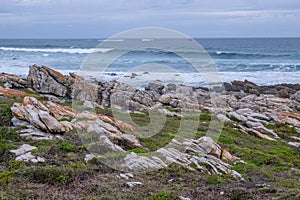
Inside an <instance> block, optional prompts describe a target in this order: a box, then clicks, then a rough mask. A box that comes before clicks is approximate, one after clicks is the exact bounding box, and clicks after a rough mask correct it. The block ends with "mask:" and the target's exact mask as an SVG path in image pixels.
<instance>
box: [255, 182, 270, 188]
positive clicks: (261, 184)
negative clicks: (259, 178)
mask: <svg viewBox="0 0 300 200" xmlns="http://www.w3.org/2000/svg"><path fill="white" fill-rule="evenodd" d="M255 186H256V187H258V188H264V187H270V185H268V184H266V183H260V184H255Z"/></svg>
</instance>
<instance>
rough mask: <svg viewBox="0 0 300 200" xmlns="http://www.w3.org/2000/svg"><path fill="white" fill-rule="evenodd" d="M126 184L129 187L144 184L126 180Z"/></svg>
mask: <svg viewBox="0 0 300 200" xmlns="http://www.w3.org/2000/svg"><path fill="white" fill-rule="evenodd" d="M126 185H127V186H129V187H134V186H138V185H144V184H143V183H141V182H127V183H126Z"/></svg>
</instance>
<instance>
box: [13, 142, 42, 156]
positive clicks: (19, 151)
mask: <svg viewBox="0 0 300 200" xmlns="http://www.w3.org/2000/svg"><path fill="white" fill-rule="evenodd" d="M34 149H37V148H36V147H34V146H31V145H29V144H23V145H22V146H20V148H19V149H17V150H10V151H9V152H11V153H14V154H15V155H16V156H20V155H23V154H25V153H27V152H30V151H32V150H34Z"/></svg>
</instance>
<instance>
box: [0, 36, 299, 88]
mask: <svg viewBox="0 0 300 200" xmlns="http://www.w3.org/2000/svg"><path fill="white" fill-rule="evenodd" d="M195 40H196V41H197V42H198V43H199V44H200V45H202V46H203V48H204V49H205V51H206V52H207V53H208V54H209V55H210V57H211V59H212V61H213V62H214V63H215V66H216V68H217V70H218V71H219V75H220V76H221V78H222V80H223V81H225V82H230V81H233V80H244V79H247V80H250V81H253V82H255V83H257V84H259V85H272V84H279V83H300V38H235V39H234V38H230V39H222V38H220V39H195ZM102 41H103V39H0V72H6V73H12V74H17V75H21V76H24V77H25V76H27V74H28V70H29V66H30V65H32V64H37V65H45V66H48V67H50V68H53V69H55V70H58V71H60V72H62V73H63V74H68V73H69V72H75V73H76V72H78V70H79V69H80V67H82V63H83V62H84V61H85V59H86V58H88V56H89V55H90V54H95V53H97V54H99V55H100V54H103V53H107V52H113V51H118V48H117V47H118V42H124V41H122V40H115V41H111V43H112V44H113V43H114V42H115V44H116V45H115V46H116V48H114V45H112V47H111V48H101V45H100V47H99V46H98V45H99V44H101V42H102ZM142 42H151V41H150V40H148V39H147V40H146V39H144V40H142ZM182 51H185V50H184V48H183V50H182ZM183 53H184V54H186V55H188V54H193V53H195V52H192V51H189V50H188V49H187V50H186V52H183ZM196 58H197V55H196ZM149 63H151V64H153V63H154V64H158V65H166V66H169V67H171V68H172V69H174V74H175V76H176V72H178V73H179V74H180V75H181V76H182V77H184V78H185V79H186V80H188V81H187V82H188V83H189V84H191V85H195V86H202V85H203V84H204V83H203V80H202V79H201V77H200V75H199V74H198V73H197V72H196V71H195V70H193V69H192V68H191V66H190V64H189V63H188V62H187V61H186V60H185V59H182V58H180V57H178V56H177V55H176V54H174V53H173V52H169V51H165V50H162V49H154V48H151V49H145V48H141V49H135V50H130V52H129V53H128V54H127V55H126V56H122V57H120V58H119V59H117V60H116V61H114V63H113V64H112V65H111V66H110V67H109V68H108V69H107V71H106V73H105V74H106V76H104V77H101V78H102V79H106V80H112V79H119V78H120V77H122V76H124V75H125V74H126V72H128V71H130V69H131V68H132V67H133V66H140V65H145V64H149ZM100 64H101V63H100ZM146 71H147V70H146V69H145V72H146ZM141 74H143V73H141ZM145 74H146V73H145ZM94 78H99V77H94ZM131 78H132V77H131ZM157 79H159V77H158V78H157ZM169 80H170V81H172V80H173V78H172V77H170V79H169Z"/></svg>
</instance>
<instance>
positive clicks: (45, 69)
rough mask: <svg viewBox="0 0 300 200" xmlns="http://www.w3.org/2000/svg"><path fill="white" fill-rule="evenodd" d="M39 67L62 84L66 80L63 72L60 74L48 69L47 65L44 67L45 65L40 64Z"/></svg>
mask: <svg viewBox="0 0 300 200" xmlns="http://www.w3.org/2000/svg"><path fill="white" fill-rule="evenodd" d="M41 69H42V70H44V71H46V72H47V73H48V74H49V75H50V76H52V77H53V78H54V79H55V80H57V81H58V82H59V83H62V84H64V83H65V82H66V78H65V76H64V75H63V74H61V73H60V72H58V71H55V70H53V69H50V68H49V67H46V66H42V67H41Z"/></svg>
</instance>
